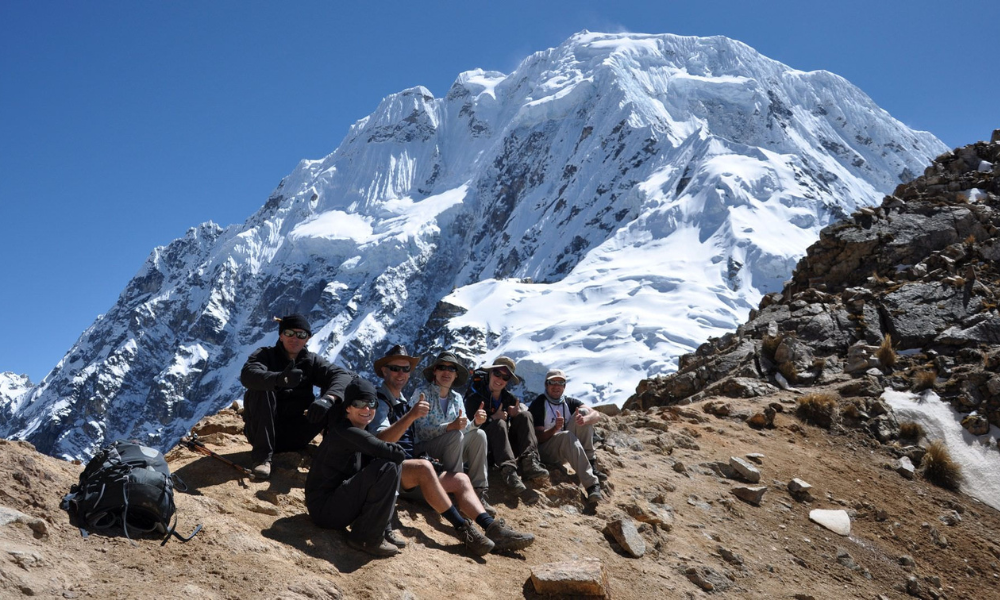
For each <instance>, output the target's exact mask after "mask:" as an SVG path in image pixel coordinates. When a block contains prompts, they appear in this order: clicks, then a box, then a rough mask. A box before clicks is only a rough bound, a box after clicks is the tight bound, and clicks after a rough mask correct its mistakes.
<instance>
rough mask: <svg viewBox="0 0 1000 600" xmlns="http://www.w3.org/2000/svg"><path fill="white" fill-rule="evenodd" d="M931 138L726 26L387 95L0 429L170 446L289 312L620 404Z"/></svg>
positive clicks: (348, 359)
mask: <svg viewBox="0 0 1000 600" xmlns="http://www.w3.org/2000/svg"><path fill="white" fill-rule="evenodd" d="M944 150H946V148H945V147H944V146H943V144H941V142H940V141H938V140H937V139H936V138H934V137H933V136H932V135H930V134H927V133H921V132H915V131H912V130H910V129H908V128H907V127H905V126H904V125H902V124H901V123H899V122H898V121H896V120H895V119H893V118H892V117H891V116H890V115H888V114H887V113H886V112H885V111H883V110H882V109H880V108H878V107H877V106H876V105H875V104H874V103H873V102H872V101H871V99H869V98H868V97H867V96H866V95H865V94H864V93H862V92H861V91H860V90H858V89H857V88H856V87H854V86H852V85H851V84H850V83H848V82H847V81H845V80H844V79H842V78H840V77H838V76H836V75H833V74H831V73H828V72H810V73H806V72H801V71H796V70H794V69H791V68H789V67H787V66H785V65H783V64H781V63H778V62H775V61H773V60H770V59H768V58H766V57H763V56H761V55H760V54H758V53H757V52H755V51H754V50H753V49H751V48H749V47H747V46H746V45H744V44H741V43H739V42H736V41H733V40H729V39H726V38H722V37H715V38H693V37H678V36H672V35H639V34H614V35H609V34H598V33H589V32H583V33H580V34H577V35H575V36H573V37H572V38H570V39H569V40H567V41H566V42H565V43H564V44H562V45H561V46H559V47H557V48H554V49H550V50H546V51H543V52H538V53H535V54H533V55H531V56H530V57H528V58H527V59H525V60H524V61H523V62H522V63H521V65H520V66H519V67H518V68H517V70H515V71H514V72H513V73H511V74H509V75H505V74H502V73H496V72H484V71H470V72H466V73H463V74H461V75H459V77H458V79H457V80H456V81H455V83H454V85H452V87H451V89H449V90H448V92H447V93H446V95H445V96H444V97H443V98H435V97H434V96H433V95H432V94H431V93H430V92H429V91H428V90H426V89H425V88H422V87H417V88H413V89H409V90H405V91H403V92H400V93H398V94H393V95H391V96H389V97H387V98H385V99H384V100H383V101H382V103H381V104H380V105H379V107H378V108H377V109H376V111H375V112H374V113H372V114H371V115H370V116H368V117H366V118H364V119H362V120H360V121H358V122H357V123H355V124H354V125H353V126H352V127H351V129H350V131H349V132H348V134H347V136H346V137H345V139H344V140H343V142H342V143H341V144H340V146H339V147H338V148H337V149H336V150H335V151H334V152H333V153H332V154H330V155H329V156H327V157H325V158H323V159H321V160H311V161H303V162H302V163H300V165H299V166H298V167H297V168H296V169H295V170H294V171H293V172H292V173H291V174H290V175H288V176H287V177H286V178H285V179H284V180H283V181H282V182H281V183H280V184H279V185H278V187H277V189H276V190H275V191H274V192H273V193H272V195H271V196H270V198H269V199H268V200H267V202H266V203H265V204H264V206H263V207H262V208H261V209H260V210H259V211H258V212H257V213H256V214H254V215H253V216H251V217H250V218H249V219H248V220H247V221H246V222H245V223H243V224H242V225H234V226H230V227H228V228H225V229H223V228H221V227H218V226H216V225H214V224H211V223H208V224H203V225H201V226H199V227H195V228H192V229H191V230H190V231H189V232H188V234H187V235H186V236H185V237H184V238H182V239H179V240H176V241H174V242H173V243H171V244H169V245H168V246H166V247H161V248H157V249H155V250H154V251H153V252H152V254H151V255H150V257H149V259H148V260H147V261H146V263H145V265H143V267H142V268H141V269H140V271H139V272H138V273H137V275H136V276H135V278H134V279H133V280H132V281H131V282H130V283H129V284H128V286H127V287H126V289H125V290H124V291H123V292H122V294H121V296H120V298H119V300H118V302H117V303H116V304H115V305H114V306H113V307H112V308H111V309H110V310H109V311H108V312H107V313H106V314H105V315H103V316H101V317H100V318H98V319H97V320H96V321H95V322H94V324H93V325H92V326H91V327H90V328H89V329H88V330H87V331H85V332H84V333H83V335H82V336H81V337H80V339H79V340H78V342H77V343H76V344H75V345H74V346H73V348H71V349H70V350H69V352H68V353H67V354H66V356H65V357H64V358H63V360H62V361H61V362H60V363H59V364H58V365H57V366H56V367H55V368H54V369H53V371H52V372H51V373H50V374H49V375H48V376H47V377H46V378H45V379H44V380H43V381H42V382H41V383H40V384H39V385H38V386H37V387H36V388H34V389H33V390H32V391H31V392H30V394H28V395H27V396H26V397H22V399H21V401H20V402H19V406H18V407H17V411H16V414H14V415H13V416H12V418H10V419H9V420H8V421H7V422H6V423H5V424H3V426H2V427H0V435H4V436H14V437H18V438H24V439H28V440H30V441H31V442H32V443H34V444H35V445H36V446H37V447H38V448H39V449H40V450H42V451H44V452H46V453H49V454H53V455H57V456H63V457H83V456H86V455H88V454H90V453H92V452H93V451H94V450H95V449H96V448H97V447H99V446H100V445H102V444H104V443H106V442H108V441H110V440H112V439H115V438H122V437H129V438H137V439H140V440H141V441H142V442H143V443H146V444H148V445H152V446H155V447H157V448H160V449H166V448H169V447H170V446H171V445H172V444H173V443H174V442H175V441H176V440H177V439H178V437H179V436H180V435H182V434H183V433H185V431H186V430H187V428H189V427H190V426H191V425H192V424H193V423H195V422H196V421H198V419H200V418H201V417H202V416H204V415H205V414H209V413H213V412H215V411H217V410H218V409H219V408H221V407H223V406H226V405H228V404H230V403H231V402H232V401H233V400H236V399H238V398H239V397H240V395H241V389H242V388H241V387H240V384H239V381H238V375H239V370H240V367H241V365H242V363H243V361H244V360H245V358H246V356H247V354H249V352H250V351H251V350H252V349H253V348H255V347H258V346H260V345H264V344H271V343H274V341H275V340H276V331H275V329H274V326H273V323H271V321H270V319H271V317H272V316H275V315H281V314H286V313H290V312H301V313H304V314H306V315H307V316H308V317H309V318H310V319H311V321H312V323H313V329H314V334H315V335H314V337H313V339H312V340H310V345H309V347H310V349H311V350H313V351H316V352H318V353H319V354H321V355H323V356H325V357H328V358H330V359H332V360H336V361H337V362H338V363H340V364H343V365H345V366H347V367H349V368H353V369H355V370H359V371H361V372H363V373H369V372H370V365H371V363H372V359H373V357H375V356H377V355H379V354H380V353H381V352H382V351H383V350H384V349H385V347H386V346H387V344H388V343H390V342H404V343H406V344H407V345H408V346H410V347H411V348H415V349H416V350H417V351H419V352H424V353H428V352H432V351H435V350H437V349H439V348H441V347H442V346H446V347H450V348H452V349H454V350H456V351H457V352H458V353H459V355H460V356H462V357H464V358H466V359H468V360H470V361H471V362H475V363H479V362H481V361H485V360H490V359H492V358H493V357H495V356H496V355H498V354H501V353H503V354H507V355H510V356H513V357H514V358H515V359H516V360H518V363H519V366H518V374H519V375H520V374H522V373H523V375H524V376H525V377H526V379H527V387H528V388H533V389H538V388H539V387H540V384H541V378H542V376H543V374H544V372H545V370H546V369H547V368H549V367H550V366H553V365H557V366H559V367H560V368H562V369H563V370H565V371H566V372H567V373H568V374H569V377H570V379H571V381H572V384H571V390H570V393H572V394H573V395H575V396H578V397H580V398H582V399H584V400H587V401H591V402H594V401H602V402H609V401H610V402H619V403H620V402H622V401H623V400H624V399H625V398H626V397H627V396H628V395H629V394H630V393H631V391H632V390H633V389H634V388H635V385H636V383H637V382H639V381H640V380H641V379H642V378H643V377H646V376H647V375H655V374H666V373H669V372H671V371H673V370H674V369H675V368H676V367H677V357H678V356H680V355H681V354H683V353H684V352H689V351H691V350H692V349H694V348H695V347H697V345H698V344H700V343H701V342H703V341H704V340H705V339H707V338H709V337H710V336H718V335H721V334H723V333H725V332H727V331H731V330H733V329H735V328H736V326H737V325H738V324H740V323H742V322H743V320H744V318H745V317H746V314H747V313H748V312H749V311H750V309H751V308H752V307H753V306H755V305H756V304H757V303H758V301H759V300H760V298H761V296H762V295H764V294H766V293H768V292H772V291H775V290H778V289H780V288H781V285H782V283H783V281H784V280H785V279H786V278H787V277H788V276H789V273H790V272H791V269H792V267H793V266H794V264H795V262H796V261H797V259H798V258H799V256H801V255H802V253H803V252H804V250H805V248H806V247H807V246H808V245H809V244H810V243H812V242H813V241H814V240H815V239H816V236H817V232H818V231H819V230H820V229H821V228H823V227H824V226H826V225H828V224H829V223H831V222H834V221H836V220H838V219H840V218H843V217H844V216H846V215H848V214H850V213H852V212H854V211H855V210H857V209H859V208H861V207H865V206H869V205H872V204H874V203H875V202H876V201H877V199H878V198H880V197H881V196H882V195H883V194H884V193H887V192H888V191H890V190H892V189H893V188H894V187H895V186H896V185H898V184H900V183H902V182H906V181H908V180H909V179H911V178H912V177H913V176H914V175H915V174H917V173H919V172H921V171H922V169H923V168H924V166H925V165H926V164H927V163H928V162H929V161H930V160H931V158H933V157H934V156H936V155H938V154H939V153H941V152H943V151H944ZM369 374H370V373H369Z"/></svg>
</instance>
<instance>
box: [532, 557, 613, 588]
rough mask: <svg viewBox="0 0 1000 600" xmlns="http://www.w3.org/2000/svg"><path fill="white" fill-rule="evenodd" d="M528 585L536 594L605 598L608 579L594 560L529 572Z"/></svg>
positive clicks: (578, 561)
mask: <svg viewBox="0 0 1000 600" xmlns="http://www.w3.org/2000/svg"><path fill="white" fill-rule="evenodd" d="M531 583H532V584H533V585H534V586H535V591H536V592H538V593H539V594H546V595H553V596H568V595H572V594H576V595H580V596H597V597H602V598H603V597H605V596H606V595H607V593H608V576H607V574H606V573H605V572H604V565H602V564H601V561H600V560H598V559H596V558H583V559H580V560H572V561H565V562H555V563H546V564H543V565H537V566H535V567H532V568H531Z"/></svg>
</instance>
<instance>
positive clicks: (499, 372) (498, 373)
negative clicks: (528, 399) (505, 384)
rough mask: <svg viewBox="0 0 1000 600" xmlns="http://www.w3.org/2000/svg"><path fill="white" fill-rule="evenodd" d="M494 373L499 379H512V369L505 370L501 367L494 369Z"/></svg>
mask: <svg viewBox="0 0 1000 600" xmlns="http://www.w3.org/2000/svg"><path fill="white" fill-rule="evenodd" d="M493 375H495V376H496V377H497V379H503V380H504V381H510V378H511V375H510V371H504V370H500V369H496V370H494V371H493Z"/></svg>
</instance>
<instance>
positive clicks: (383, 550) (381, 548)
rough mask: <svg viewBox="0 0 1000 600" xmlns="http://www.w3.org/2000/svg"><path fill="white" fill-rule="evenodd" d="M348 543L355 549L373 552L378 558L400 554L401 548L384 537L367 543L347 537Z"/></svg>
mask: <svg viewBox="0 0 1000 600" xmlns="http://www.w3.org/2000/svg"><path fill="white" fill-rule="evenodd" d="M347 545H348V546H350V547H351V548H354V549H355V550H360V551H361V552H364V553H366V554H371V555H372V556H376V557H378V558H388V557H390V556H396V555H397V554H399V548H397V547H395V546H393V545H392V544H390V543H389V542H387V541H386V540H384V539H381V540H378V541H377V542H369V543H367V544H366V543H364V542H362V541H360V540H356V539H354V538H347Z"/></svg>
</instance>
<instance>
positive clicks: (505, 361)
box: [479, 356, 521, 382]
mask: <svg viewBox="0 0 1000 600" xmlns="http://www.w3.org/2000/svg"><path fill="white" fill-rule="evenodd" d="M515 367H516V365H515V364H514V359H513V358H510V357H507V356H498V357H496V358H494V359H493V364H492V365H486V366H483V367H479V368H480V369H485V370H487V371H489V370H490V369H507V370H508V371H510V374H511V376H513V378H514V381H517V382H520V381H521V378H520V377H518V376H517V374H516V373H515V372H514V368H515Z"/></svg>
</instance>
